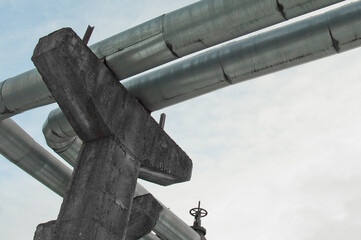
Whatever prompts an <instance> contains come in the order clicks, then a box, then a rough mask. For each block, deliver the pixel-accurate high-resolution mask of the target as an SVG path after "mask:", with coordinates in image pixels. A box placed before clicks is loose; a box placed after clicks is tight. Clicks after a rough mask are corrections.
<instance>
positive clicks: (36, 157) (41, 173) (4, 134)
mask: <svg viewBox="0 0 361 240" xmlns="http://www.w3.org/2000/svg"><path fill="white" fill-rule="evenodd" d="M0 153H1V154H2V155H3V156H4V157H5V158H7V159H9V160H10V161H11V162H12V163H14V164H15V165H17V166H18V167H20V168H21V169H23V170H24V171H25V172H27V173H29V174H30V175H31V176H32V177H34V178H36V179H37V180H38V181H39V182H41V183H42V184H44V185H45V186H47V187H48V188H50V189H51V190H53V191H54V192H55V193H57V194H58V195H60V196H64V194H65V190H66V188H67V186H68V182H69V181H70V179H71V172H72V171H71V169H70V168H68V167H67V166H65V165H64V164H63V163H61V162H60V161H59V160H58V159H56V158H55V157H54V156H53V155H51V154H50V153H49V152H48V151H46V150H45V149H44V148H43V147H42V146H40V145H39V144H38V143H37V142H36V141H35V140H34V139H33V138H31V137H30V136H29V135H28V134H27V133H26V132H25V131H24V130H23V129H22V128H21V127H19V126H18V125H17V124H16V123H15V122H14V121H13V120H12V119H10V118H9V119H5V120H3V121H1V122H0Z"/></svg>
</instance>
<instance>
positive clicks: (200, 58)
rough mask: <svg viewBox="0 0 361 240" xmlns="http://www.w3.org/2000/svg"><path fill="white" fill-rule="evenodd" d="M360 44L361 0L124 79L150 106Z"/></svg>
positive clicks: (146, 104)
mask: <svg viewBox="0 0 361 240" xmlns="http://www.w3.org/2000/svg"><path fill="white" fill-rule="evenodd" d="M360 45H361V1H357V2H353V3H350V4H347V5H345V6H342V7H339V8H337V9H334V10H332V11H328V12H326V13H323V14H319V15H316V16H313V17H310V18H307V19H304V20H301V21H298V22H294V23H292V24H288V25H286V26H283V27H279V28H276V29H273V30H269V31H267V32H264V33H261V34H258V35H255V36H252V37H249V38H245V39H242V40H239V41H236V42H233V43H230V44H227V45H225V46H222V47H218V48H216V49H214V50H212V51H208V52H205V53H203V54H199V55H197V56H194V57H192V58H189V59H186V60H183V61H180V62H177V63H175V64H172V65H169V66H166V67H164V68H161V69H159V70H156V71H153V72H149V73H146V74H142V75H139V76H136V77H132V78H130V79H127V80H126V81H123V82H122V83H123V85H124V86H125V87H126V88H127V89H128V91H129V92H130V93H132V94H133V96H135V97H137V98H138V99H139V100H140V101H141V102H142V104H143V105H144V106H145V107H146V108H147V109H148V110H150V111H155V110H159V109H161V108H164V107H167V106H170V105H172V104H176V103H179V102H182V101H185V100H188V99H191V98H194V97H197V96H200V95H203V94H206V93H208V92H211V91H214V90H217V89H220V88H222V87H226V86H230V85H232V84H234V83H239V82H242V81H245V80H248V79H251V78H256V77H259V76H262V75H265V74H268V73H273V72H276V71H279V70H282V69H286V68H289V67H293V66H296V65H300V64H302V63H306V62H309V61H313V60H316V59H320V58H323V57H326V56H330V55H332V54H336V53H340V52H343V51H346V50H349V49H353V48H355V47H359V46H360Z"/></svg>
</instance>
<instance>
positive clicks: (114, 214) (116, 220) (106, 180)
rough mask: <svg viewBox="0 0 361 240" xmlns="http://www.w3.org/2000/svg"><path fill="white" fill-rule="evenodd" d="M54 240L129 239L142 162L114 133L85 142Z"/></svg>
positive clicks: (61, 211)
mask: <svg viewBox="0 0 361 240" xmlns="http://www.w3.org/2000/svg"><path fill="white" fill-rule="evenodd" d="M79 156H80V157H79V159H78V162H77V165H76V167H75V170H74V172H73V179H72V181H71V184H70V188H69V189H68V191H67V192H66V196H65V198H64V201H63V203H62V206H61V209H60V213H59V216H58V220H57V222H56V225H55V231H54V236H53V238H52V239H53V240H71V239H74V240H75V239H77V240H90V239H94V240H98V239H99V240H101V239H107V240H113V239H114V240H115V239H116V240H119V239H125V234H126V229H127V226H128V220H129V214H130V211H131V205H132V199H133V198H132V196H133V195H134V190H135V185H136V182H137V177H138V169H139V162H138V161H136V160H134V159H133V158H132V157H131V156H129V155H128V154H126V153H125V152H124V151H123V149H122V148H121V147H119V145H118V143H116V142H115V141H114V139H113V137H107V138H103V139H100V140H95V141H91V142H86V143H84V144H83V147H82V149H81V153H80V155H79Z"/></svg>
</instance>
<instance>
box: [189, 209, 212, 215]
mask: <svg viewBox="0 0 361 240" xmlns="http://www.w3.org/2000/svg"><path fill="white" fill-rule="evenodd" d="M189 213H190V215H192V216H193V217H196V216H199V217H205V216H207V215H208V212H207V210H205V209H203V208H192V209H191V210H189Z"/></svg>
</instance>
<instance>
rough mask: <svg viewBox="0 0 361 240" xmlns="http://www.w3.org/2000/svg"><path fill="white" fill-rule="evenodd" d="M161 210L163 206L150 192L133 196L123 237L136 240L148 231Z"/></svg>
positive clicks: (127, 239)
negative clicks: (125, 233) (130, 212)
mask: <svg viewBox="0 0 361 240" xmlns="http://www.w3.org/2000/svg"><path fill="white" fill-rule="evenodd" d="M161 211H163V207H162V206H161V205H160V204H159V202H158V201H157V200H156V199H155V198H154V197H153V196H152V195H151V194H146V195H141V196H138V197H135V198H134V200H133V207H132V214H131V215H130V219H129V224H128V229H127V235H126V238H125V239H126V240H137V239H139V238H141V237H143V236H145V235H147V234H148V233H150V232H151V231H152V230H153V228H154V226H155V225H156V223H157V221H158V219H159V214H160V212H161Z"/></svg>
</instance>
